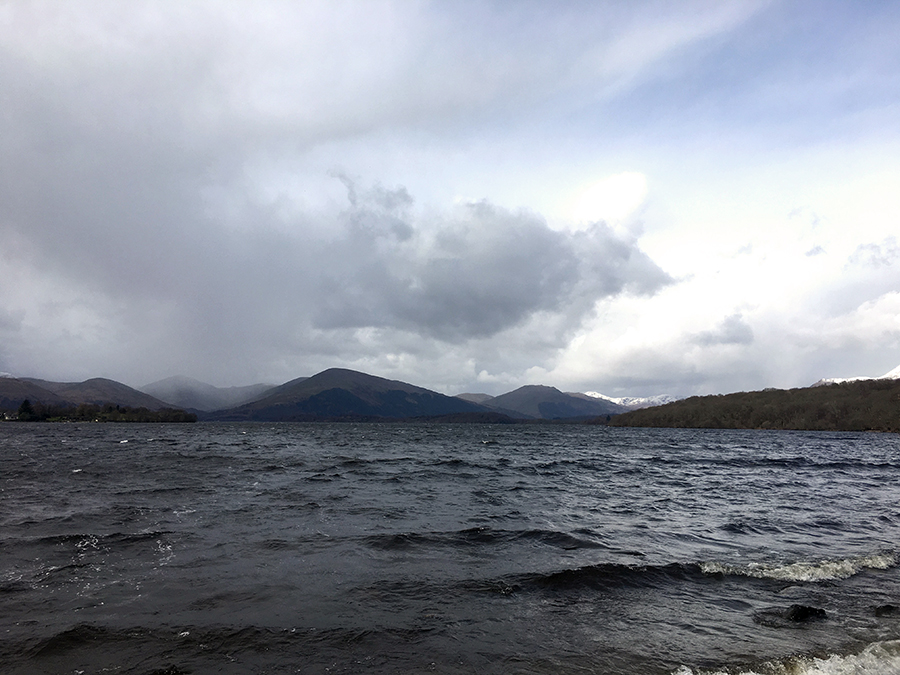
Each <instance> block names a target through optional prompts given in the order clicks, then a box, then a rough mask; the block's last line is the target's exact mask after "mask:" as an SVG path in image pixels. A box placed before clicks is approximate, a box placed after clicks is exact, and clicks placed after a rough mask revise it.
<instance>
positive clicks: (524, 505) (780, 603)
mask: <svg viewBox="0 0 900 675" xmlns="http://www.w3.org/2000/svg"><path fill="white" fill-rule="evenodd" d="M898 478H900V437H898V436H895V435H875V434H822V433H802V432H741V431H692V430H678V431H675V430H630V429H607V428H602V427H588V426H498V427H493V426H481V425H429V426H425V425H423V426H416V425H400V424H396V425H394V424H383V425H377V424H368V425H349V424H343V425H291V424H285V425H271V424H269V425H253V424H196V425H172V426H169V425H127V426H126V425H29V424H14V423H8V424H2V425H0V547H2V548H0V664H3V665H2V666H0V671H2V672H5V673H71V674H76V673H100V672H114V673H141V674H150V673H154V674H157V675H159V674H162V673H166V674H168V675H175V674H177V673H323V674H324V673H360V672H362V673H420V672H436V673H479V674H493V673H579V674H582V673H602V674H605V673H629V674H632V673H647V674H653V673H676V672H677V673H681V674H687V673H707V672H717V671H723V672H730V673H739V672H751V671H752V672H758V673H769V672H773V673H774V672H793V673H832V674H834V673H851V672H852V673H879V674H880V673H898V672H900V609H898V607H900V484H898ZM793 605H802V606H808V607H815V608H818V609H822V610H824V612H825V617H824V618H815V619H813V620H809V621H793V620H791V618H790V608H791V606H793Z"/></svg>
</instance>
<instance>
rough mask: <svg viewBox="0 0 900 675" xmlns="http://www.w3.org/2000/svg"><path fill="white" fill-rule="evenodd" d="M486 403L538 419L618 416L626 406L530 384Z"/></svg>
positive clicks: (496, 408) (498, 408) (489, 405)
mask: <svg viewBox="0 0 900 675" xmlns="http://www.w3.org/2000/svg"><path fill="white" fill-rule="evenodd" d="M484 405H486V406H488V407H491V408H494V409H495V410H511V411H514V412H516V413H519V414H521V415H523V416H525V417H532V418H536V419H545V420H546V419H564V418H572V417H596V416H598V415H617V414H619V413H621V412H623V411H624V410H625V408H624V407H622V406H620V405H617V404H615V403H612V402H611V401H606V400H603V399H592V398H590V397H585V398H583V397H581V396H579V395H572V394H564V393H563V392H561V391H560V390H559V389H556V388H555V387H547V386H544V385H538V384H530V385H526V386H524V387H519V388H518V389H516V390H515V391H511V392H508V393H506V394H502V395H500V396H495V397H494V398H492V399H490V400H489V401H486V402H485V403H484Z"/></svg>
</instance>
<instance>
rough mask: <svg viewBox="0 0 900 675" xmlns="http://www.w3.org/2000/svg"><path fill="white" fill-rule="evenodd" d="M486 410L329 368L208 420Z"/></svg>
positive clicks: (396, 416)
mask: <svg viewBox="0 0 900 675" xmlns="http://www.w3.org/2000/svg"><path fill="white" fill-rule="evenodd" d="M485 411H486V408H484V407H482V406H479V405H476V404H474V403H470V402H468V401H464V400H462V399H459V398H456V397H452V396H444V395H443V394H439V393H437V392H434V391H430V390H428V389H424V388H422V387H416V386H414V385H411V384H407V383H406V382H400V381H397V380H388V379H385V378H382V377H376V376H374V375H368V374H366V373H360V372H357V371H353V370H346V369H343V368H331V369H329V370H325V371H322V372H321V373H319V374H317V375H313V376H312V377H309V378H298V379H296V380H292V381H290V382H287V383H285V384H283V385H281V386H280V387H275V388H274V389H272V390H271V391H270V392H269V393H268V394H267V395H266V396H265V397H263V398H261V399H259V400H257V401H254V402H252V403H247V404H245V405H242V406H238V407H236V408H232V409H230V410H225V411H218V412H215V413H213V414H211V415H209V416H208V419H214V420H258V421H268V422H273V421H305V420H316V419H347V418H359V419H366V418H375V419H378V418H387V419H402V418H409V417H425V416H429V417H433V416H438V415H452V414H455V413H474V412H485Z"/></svg>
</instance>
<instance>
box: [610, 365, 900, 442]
mask: <svg viewBox="0 0 900 675" xmlns="http://www.w3.org/2000/svg"><path fill="white" fill-rule="evenodd" d="M898 400H900V379H882V378H878V379H874V378H873V379H866V380H858V381H851V382H842V383H839V384H831V385H828V386H815V387H806V388H802V389H766V390H763V391H751V392H739V393H735V394H726V395H724V396H723V395H713V396H692V397H691V398H686V399H683V400H681V401H675V402H674V403H668V404H666V405H661V406H657V407H654V408H643V409H641V410H633V411H631V412H626V413H623V414H622V415H618V416H616V417H614V418H613V419H612V420H611V421H610V422H609V423H610V425H612V426H623V427H671V428H691V429H697V428H706V429H795V430H809V431H892V432H900V405H897V401H898Z"/></svg>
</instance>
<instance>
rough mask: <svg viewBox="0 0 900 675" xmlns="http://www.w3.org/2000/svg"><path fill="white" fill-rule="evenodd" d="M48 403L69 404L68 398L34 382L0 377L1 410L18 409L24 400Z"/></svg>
mask: <svg viewBox="0 0 900 675" xmlns="http://www.w3.org/2000/svg"><path fill="white" fill-rule="evenodd" d="M26 400H27V401H30V402H31V403H44V404H46V405H67V404H68V403H69V401H68V400H66V399H65V398H63V397H62V396H60V395H58V394H54V393H53V392H52V391H50V390H49V389H46V388H44V387H41V386H40V385H38V384H35V383H34V382H31V381H29V380H25V379H19V378H16V377H0V410H18V408H19V406H20V405H22V401H26Z"/></svg>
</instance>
